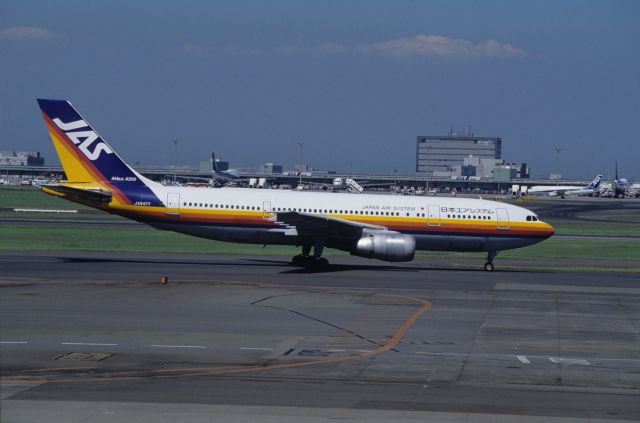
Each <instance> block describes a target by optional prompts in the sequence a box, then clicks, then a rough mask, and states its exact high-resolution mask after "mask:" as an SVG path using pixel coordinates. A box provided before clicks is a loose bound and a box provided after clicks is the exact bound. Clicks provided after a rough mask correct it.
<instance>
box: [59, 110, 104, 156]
mask: <svg viewBox="0 0 640 423" xmlns="http://www.w3.org/2000/svg"><path fill="white" fill-rule="evenodd" d="M53 122H54V123H55V124H56V125H57V126H58V128H60V129H62V130H63V131H64V133H65V134H67V137H69V139H70V140H71V141H72V142H73V143H74V144H75V145H77V146H78V148H79V149H80V151H82V153H84V155H85V156H87V157H88V158H89V160H91V161H94V160H96V159H97V158H98V157H100V154H101V153H102V152H104V153H105V154H112V153H113V151H111V149H110V148H109V146H108V145H107V144H105V143H104V142H102V141H100V142H99V143H97V144H96V145H95V146H94V147H93V150H91V149H90V148H91V144H93V143H94V142H95V141H96V140H97V139H98V134H96V133H95V132H94V131H92V130H91V128H90V127H89V125H87V122H85V121H84V120H76V121H74V122H69V123H64V122H63V121H61V120H60V119H58V118H55V119H54V120H53ZM82 128H87V130H82V131H73V130H74V129H82ZM70 131H73V132H70Z"/></svg>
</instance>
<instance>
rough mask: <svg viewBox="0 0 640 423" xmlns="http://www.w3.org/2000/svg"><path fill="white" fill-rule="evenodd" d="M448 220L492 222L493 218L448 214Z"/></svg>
mask: <svg viewBox="0 0 640 423" xmlns="http://www.w3.org/2000/svg"><path fill="white" fill-rule="evenodd" d="M447 219H471V220H491V216H479V215H475V214H471V215H467V214H458V215H455V214H448V215H447Z"/></svg>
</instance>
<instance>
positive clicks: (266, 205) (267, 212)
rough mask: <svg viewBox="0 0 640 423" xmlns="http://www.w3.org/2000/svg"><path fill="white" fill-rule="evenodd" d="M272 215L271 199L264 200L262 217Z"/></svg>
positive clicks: (265, 217)
mask: <svg viewBox="0 0 640 423" xmlns="http://www.w3.org/2000/svg"><path fill="white" fill-rule="evenodd" d="M268 217H271V201H263V202H262V218H263V219H267V218H268Z"/></svg>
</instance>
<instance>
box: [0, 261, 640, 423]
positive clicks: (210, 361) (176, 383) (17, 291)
mask: <svg viewBox="0 0 640 423" xmlns="http://www.w3.org/2000/svg"><path fill="white" fill-rule="evenodd" d="M332 261H333V262H335V263H336V264H335V265H333V266H331V267H329V268H328V269H326V271H313V272H312V271H305V270H301V269H296V268H291V267H289V266H288V265H287V259H286V258H284V257H260V258H246V257H244V258H243V257H232V256H228V257H211V256H204V255H194V256H185V255H177V256H171V255H145V254H137V255H132V254H88V253H66V254H54V253H52V254H46V253H30V254H23V253H2V254H0V269H2V273H1V275H0V342H1V343H0V353H1V354H0V364H1V367H2V384H1V385H0V387H1V389H2V392H1V399H2V411H1V413H2V421H3V422H5V421H30V422H34V421H36V422H37V421H42V422H45V421H46V422H51V421H65V422H73V421H86V420H91V421H133V420H135V421H158V420H159V419H164V420H165V421H174V420H178V419H182V420H184V421H211V420H212V419H215V420H218V421H247V420H260V421H264V420H267V421H270V420H273V421H325V420H329V419H350V420H355V421H389V420H394V421H417V420H420V421H469V420H472V421H512V420H515V419H518V420H525V421H559V422H560V421H562V422H565V421H597V420H599V419H602V420H615V421H621V420H630V421H633V420H640V371H639V370H638V369H640V301H639V300H640V284H638V282H639V280H640V278H639V277H638V275H637V274H624V273H617V274H607V275H602V274H589V273H553V272H519V271H497V272H493V273H488V272H482V271H473V270H451V269H449V270H447V269H434V268H432V267H430V264H429V262H428V261H426V260H425V261H420V260H418V261H416V262H412V263H408V264H403V265H388V264H384V263H379V262H372V261H366V260H359V259H355V258H351V257H335V258H332ZM161 276H167V277H168V279H169V283H168V284H166V285H163V284H160V278H161Z"/></svg>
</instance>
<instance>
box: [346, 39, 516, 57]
mask: <svg viewBox="0 0 640 423" xmlns="http://www.w3.org/2000/svg"><path fill="white" fill-rule="evenodd" d="M359 50H360V51H362V52H363V53H377V54H384V55H390V56H450V57H460V58H470V57H525V56H527V53H526V52H525V51H524V50H521V49H519V48H517V47H514V46H512V45H510V44H501V43H499V42H497V41H495V40H488V41H485V42H483V43H478V44H474V43H473V42H471V41H467V40H462V39H459V38H449V37H445V36H443V35H424V34H420V35H416V36H415V37H411V38H396V39H393V40H389V41H383V42H380V43H375V44H371V45H368V46H364V47H360V49H359Z"/></svg>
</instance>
